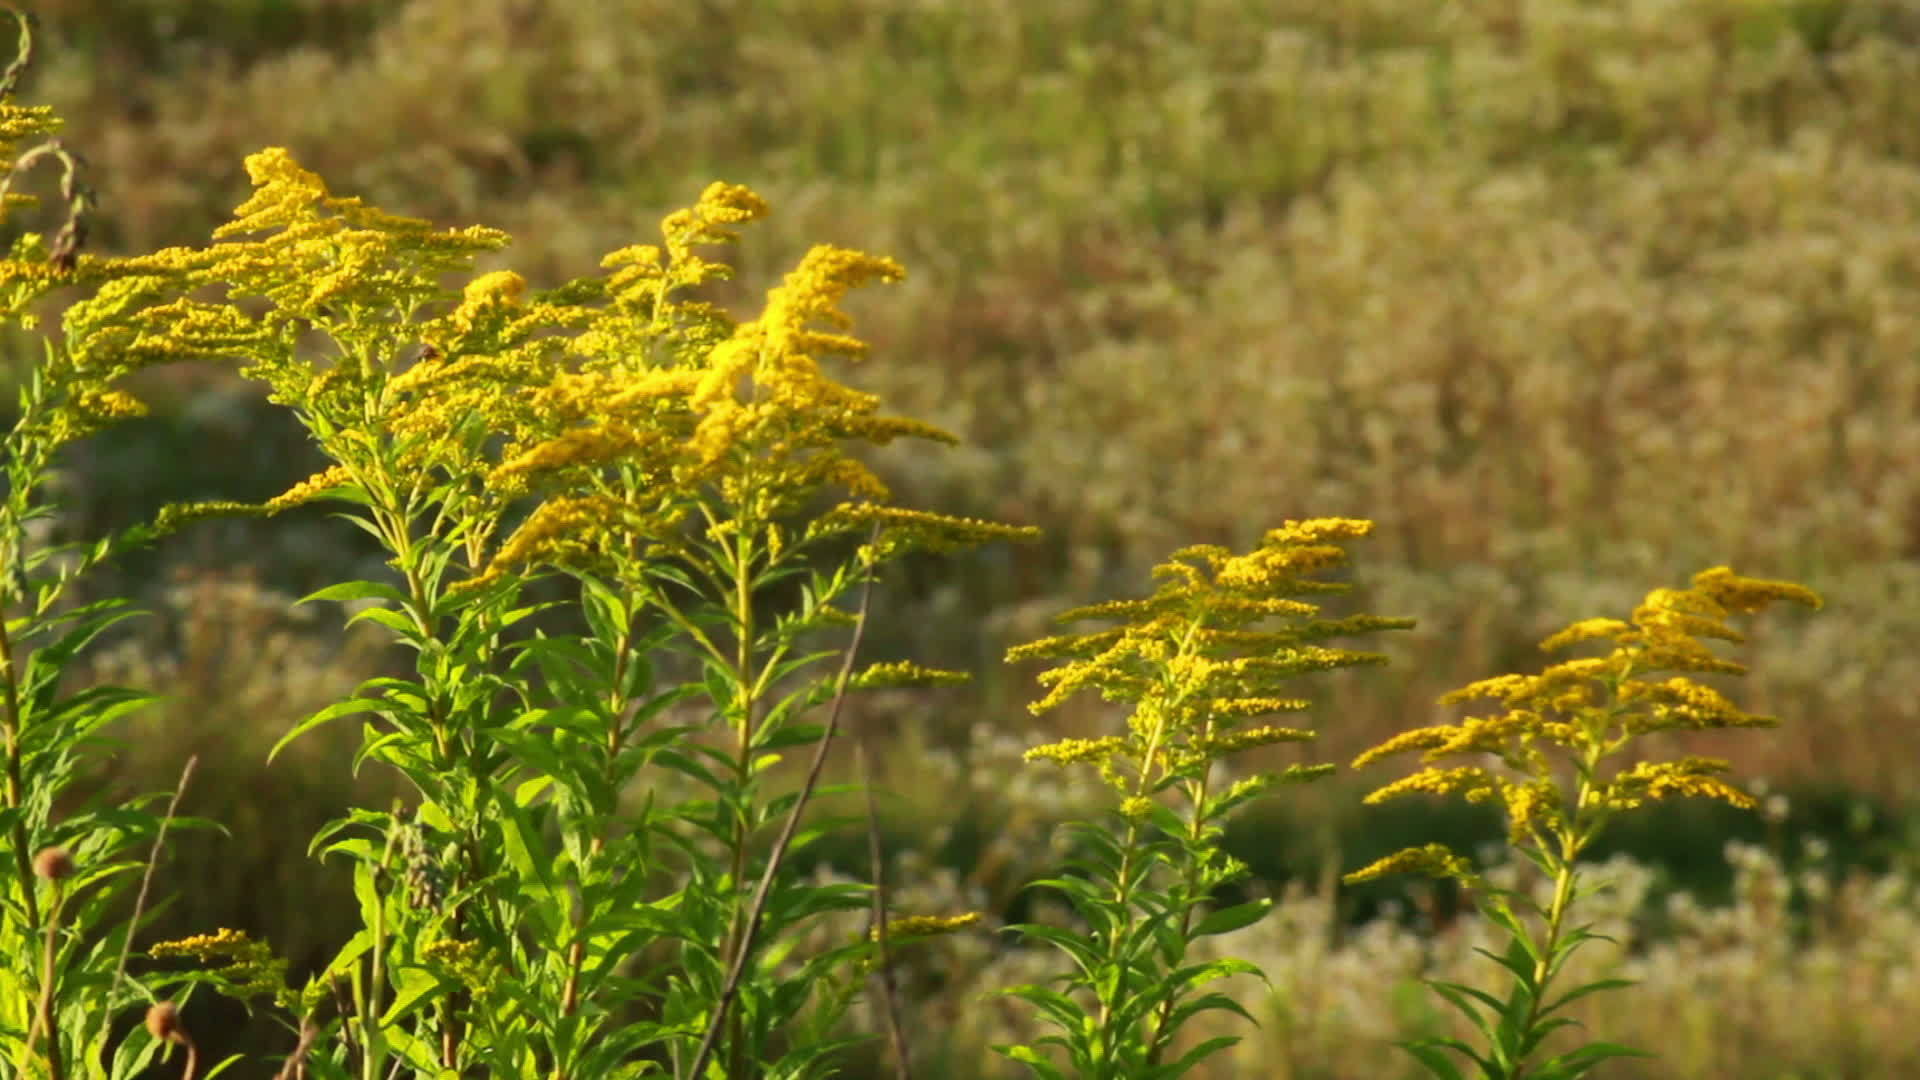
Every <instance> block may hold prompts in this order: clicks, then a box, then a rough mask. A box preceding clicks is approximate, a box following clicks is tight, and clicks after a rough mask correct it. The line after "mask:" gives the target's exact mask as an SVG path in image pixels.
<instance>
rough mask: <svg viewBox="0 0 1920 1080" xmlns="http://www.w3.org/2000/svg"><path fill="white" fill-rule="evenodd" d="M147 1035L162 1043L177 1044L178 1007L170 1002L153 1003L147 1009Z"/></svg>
mask: <svg viewBox="0 0 1920 1080" xmlns="http://www.w3.org/2000/svg"><path fill="white" fill-rule="evenodd" d="M147 1033H148V1034H150V1035H152V1036H153V1037H154V1038H156V1039H159V1040H161V1041H163V1042H178V1041H179V1039H180V1006H178V1005H175V1004H174V1003H173V1002H171V1001H160V1002H155V1003H154V1004H153V1005H152V1006H151V1007H150V1008H148V1009H147Z"/></svg>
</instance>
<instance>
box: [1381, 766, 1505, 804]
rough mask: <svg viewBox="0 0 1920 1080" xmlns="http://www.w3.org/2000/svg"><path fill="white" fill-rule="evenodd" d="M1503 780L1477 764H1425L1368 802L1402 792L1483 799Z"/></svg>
mask: <svg viewBox="0 0 1920 1080" xmlns="http://www.w3.org/2000/svg"><path fill="white" fill-rule="evenodd" d="M1500 786H1501V785H1500V781H1499V780H1498V779H1497V778H1496V777H1495V776H1494V775H1493V774H1492V773H1490V772H1488V771H1487V770H1485V769H1483V768H1481V767H1479V766H1478V765H1462V766H1459V767H1457V768H1452V769H1435V768H1426V769H1421V770H1420V771H1419V772H1417V773H1414V774H1413V775H1412V776H1408V777H1403V778H1401V779H1399V780H1395V781H1394V782H1393V783H1391V784H1388V785H1387V786H1385V787H1383V788H1380V789H1379V790H1377V791H1375V792H1374V793H1373V794H1371V795H1368V796H1367V797H1366V799H1365V800H1364V801H1366V802H1367V803H1369V804H1371V803H1382V802H1386V801H1387V800H1388V799H1395V798H1399V797H1400V796H1402V795H1453V794H1459V795H1464V796H1466V799H1467V801H1468V802H1483V801H1485V800H1486V799H1488V798H1490V797H1491V796H1492V795H1493V794H1494V793H1496V792H1498V791H1499V790H1500Z"/></svg>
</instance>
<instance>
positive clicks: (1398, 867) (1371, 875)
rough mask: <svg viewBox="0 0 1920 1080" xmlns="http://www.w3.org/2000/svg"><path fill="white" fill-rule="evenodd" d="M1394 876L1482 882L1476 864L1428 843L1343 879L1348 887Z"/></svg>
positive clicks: (1446, 848) (1399, 853)
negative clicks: (1403, 875)
mask: <svg viewBox="0 0 1920 1080" xmlns="http://www.w3.org/2000/svg"><path fill="white" fill-rule="evenodd" d="M1394 874H1426V875H1428V876H1430V877H1441V878H1455V879H1457V880H1460V881H1463V882H1467V883H1469V884H1472V883H1475V882H1477V881H1478V880H1479V875H1477V874H1476V873H1474V870H1473V864H1472V863H1471V862H1469V861H1467V859H1466V858H1464V857H1462V856H1460V855H1457V854H1455V853H1454V852H1453V850H1452V849H1451V848H1449V847H1447V846H1446V845H1445V844H1427V845H1425V846H1423V847H1417V848H1407V849H1405V850H1403V851H1396V852H1394V853H1393V854H1391V855H1388V856H1387V857H1386V858H1383V859H1377V860H1375V861H1374V862H1372V863H1369V864H1367V865H1366V866H1365V867H1363V868H1361V869H1359V870H1355V871H1354V872H1352V873H1350V874H1347V875H1346V876H1344V877H1343V878H1341V880H1342V881H1344V882H1346V883H1347V884H1349V885H1359V884H1361V883H1363V882H1368V881H1373V880H1376V879H1378V878H1383V877H1389V876H1392V875H1394Z"/></svg>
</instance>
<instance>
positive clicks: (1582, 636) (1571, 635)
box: [1540, 619, 1631, 652]
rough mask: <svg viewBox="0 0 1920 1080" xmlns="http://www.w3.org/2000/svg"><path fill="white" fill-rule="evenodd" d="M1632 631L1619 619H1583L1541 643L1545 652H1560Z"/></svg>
mask: <svg viewBox="0 0 1920 1080" xmlns="http://www.w3.org/2000/svg"><path fill="white" fill-rule="evenodd" d="M1629 629H1631V627H1629V626H1628V625H1627V624H1626V623H1623V622H1621V621H1620V620H1619V619H1582V620H1581V621H1579V622H1577V623H1574V624H1573V625H1572V626H1569V627H1567V628H1566V629H1565V630H1562V631H1560V632H1559V633H1557V634H1554V635H1553V636H1552V637H1549V638H1547V639H1546V640H1545V641H1542V642H1541V643H1540V649H1541V651H1543V652H1558V651H1559V650H1561V649H1564V648H1566V647H1567V646H1569V645H1576V644H1579V643H1580V642H1582V641H1592V640H1594V639H1596V638H1611V637H1614V636H1615V635H1618V634H1622V633H1625V632H1626V631H1627V630H1629Z"/></svg>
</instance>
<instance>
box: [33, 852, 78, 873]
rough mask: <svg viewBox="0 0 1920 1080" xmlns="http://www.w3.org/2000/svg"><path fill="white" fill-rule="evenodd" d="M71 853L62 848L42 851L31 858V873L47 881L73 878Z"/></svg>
mask: <svg viewBox="0 0 1920 1080" xmlns="http://www.w3.org/2000/svg"><path fill="white" fill-rule="evenodd" d="M73 870H74V866H73V853H72V852H70V851H68V850H67V849H66V848H63V847H50V848H45V849H43V850H42V851H41V852H40V854H38V855H35V856H34V857H33V872H34V873H36V874H38V875H40V876H41V877H43V878H46V879H47V880H48V881H59V880H60V879H61V878H67V877H72V876H73Z"/></svg>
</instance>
